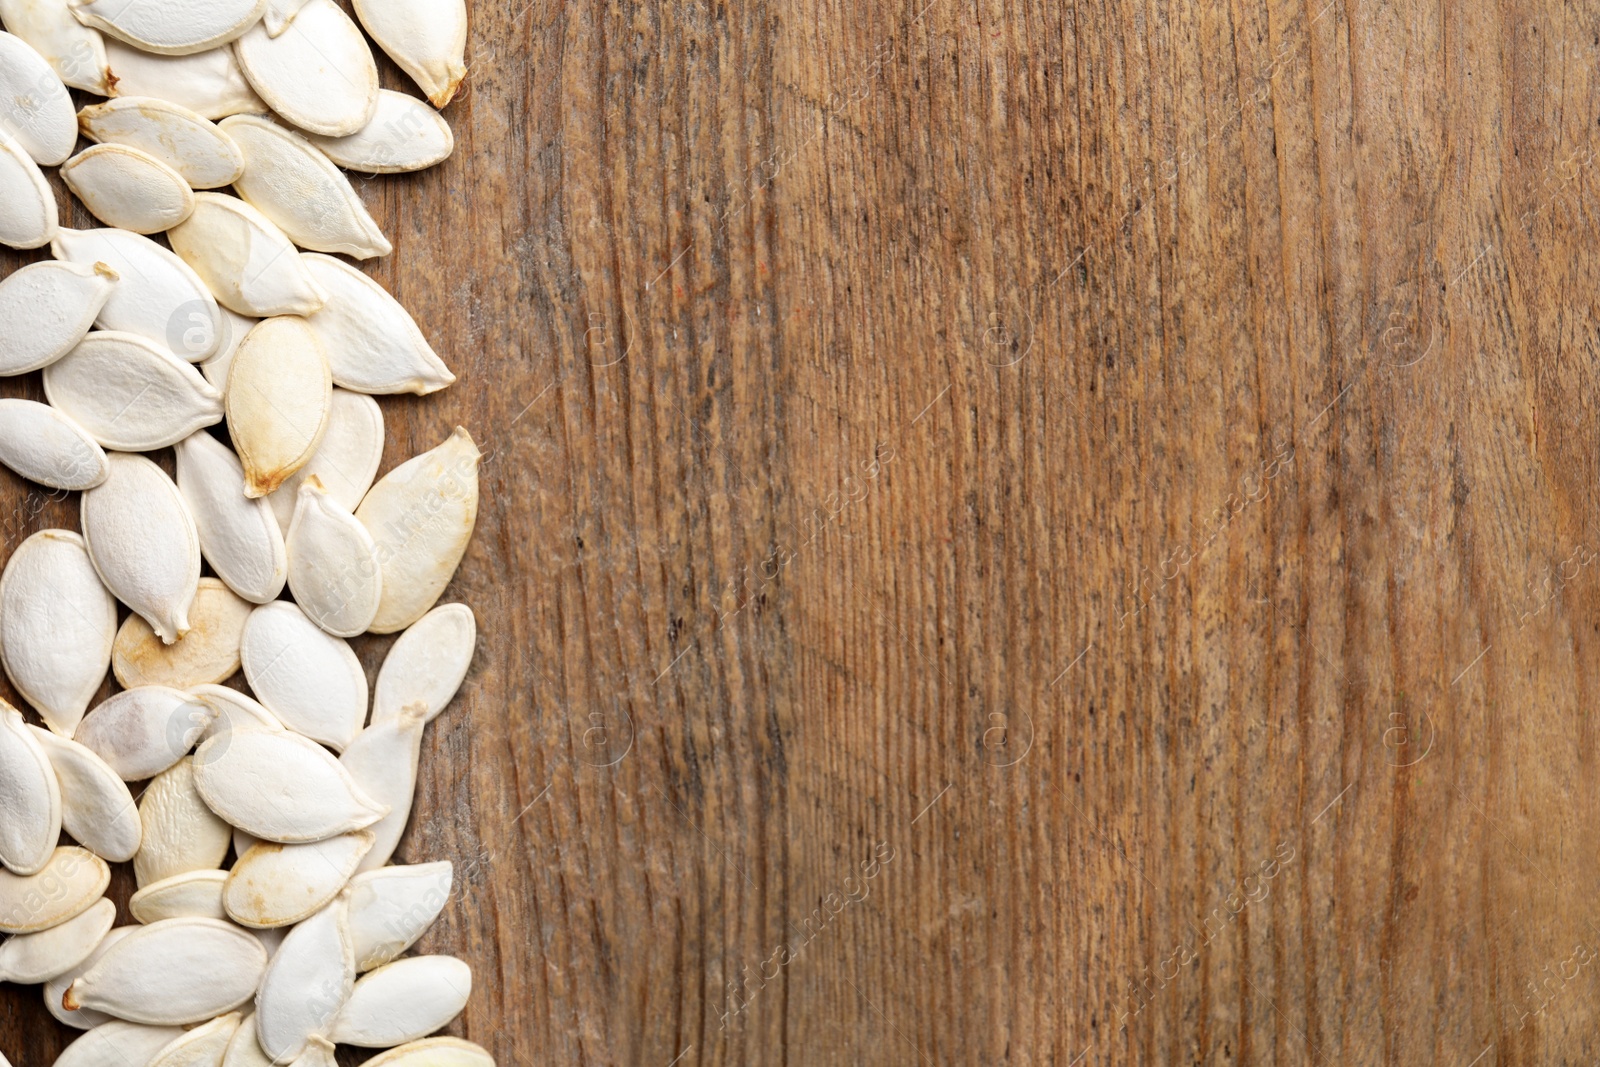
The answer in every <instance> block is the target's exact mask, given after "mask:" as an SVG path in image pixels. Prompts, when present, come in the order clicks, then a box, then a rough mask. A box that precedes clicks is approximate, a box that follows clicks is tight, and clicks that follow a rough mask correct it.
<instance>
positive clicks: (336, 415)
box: [267, 389, 383, 535]
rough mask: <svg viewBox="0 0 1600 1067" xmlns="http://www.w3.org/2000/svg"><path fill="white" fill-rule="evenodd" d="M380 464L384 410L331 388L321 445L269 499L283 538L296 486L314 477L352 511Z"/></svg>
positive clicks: (369, 400)
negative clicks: (326, 422) (331, 395)
mask: <svg viewBox="0 0 1600 1067" xmlns="http://www.w3.org/2000/svg"><path fill="white" fill-rule="evenodd" d="M382 461H383V412H382V411H381V410H380V409H379V408H378V402H377V401H376V400H374V399H372V398H371V397H370V396H366V395H364V394H362V393H352V392H350V391H349V390H348V389H335V390H334V391H333V398H332V400H331V402H330V403H329V407H328V429H327V432H326V433H324V434H323V435H322V443H321V444H320V445H318V446H317V450H316V451H315V452H314V453H312V455H311V459H310V460H308V461H307V462H306V465H305V466H304V467H301V468H300V469H299V470H297V471H295V472H294V473H293V474H291V475H289V477H287V478H285V479H284V480H283V484H282V485H280V486H279V487H278V488H277V489H274V490H273V491H272V495H270V496H268V497H267V499H268V500H269V501H271V503H272V511H273V514H275V515H276V516H277V518H278V526H279V528H280V529H282V530H283V532H284V534H286V535H287V534H288V532H289V523H290V522H291V521H292V520H293V519H294V509H295V505H296V504H297V503H299V500H300V486H301V485H302V484H304V483H305V481H306V480H307V479H309V478H311V477H312V476H315V477H316V478H317V480H318V481H320V482H321V483H322V484H323V486H324V488H326V489H327V490H328V495H329V496H330V497H331V498H332V499H333V500H335V501H337V502H338V503H339V504H340V505H341V506H342V507H344V508H346V509H348V510H350V511H352V512H353V511H355V509H356V505H357V504H360V503H361V498H362V497H364V496H366V495H367V490H368V489H370V488H372V479H373V478H375V477H376V476H377V474H378V464H379V463H381V462H382Z"/></svg>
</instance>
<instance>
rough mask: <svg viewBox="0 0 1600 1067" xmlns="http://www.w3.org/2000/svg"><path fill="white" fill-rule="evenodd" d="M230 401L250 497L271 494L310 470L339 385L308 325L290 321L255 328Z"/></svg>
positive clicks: (233, 374) (236, 364) (231, 428)
mask: <svg viewBox="0 0 1600 1067" xmlns="http://www.w3.org/2000/svg"><path fill="white" fill-rule="evenodd" d="M224 401H225V406H226V409H227V414H228V432H229V433H230V434H232V435H233V443H234V447H235V448H237V449H238V450H239V459H240V460H241V461H242V462H243V464H244V472H245V491H244V492H245V496H248V497H251V498H255V497H262V496H266V495H267V494H268V493H270V492H272V491H273V490H274V489H276V488H278V486H280V485H282V484H283V480H284V479H285V478H287V477H289V475H291V474H293V473H294V472H295V471H297V470H299V469H300V468H301V467H303V466H305V465H306V463H307V461H309V460H310V459H311V456H312V454H313V453H315V452H316V450H317V446H318V445H319V444H321V443H322V435H323V433H324V432H326V430H327V428H328V409H329V406H330V405H331V404H332V402H333V380H332V378H330V377H329V374H328V357H327V355H326V353H325V352H324V351H323V347H322V342H321V341H319V340H317V335H316V334H315V333H313V332H312V330H311V328H310V327H309V326H307V325H306V320H305V319H302V318H296V317H293V316H282V317H279V318H275V319H265V320H263V321H262V322H261V323H259V324H258V325H257V326H256V327H255V328H254V329H252V330H251V331H250V333H249V335H248V336H246V337H245V339H244V342H243V343H242V344H240V345H239V351H238V352H236V353H234V356H233V366H232V367H230V368H229V370H228V387H227V389H226V390H225V391H224Z"/></svg>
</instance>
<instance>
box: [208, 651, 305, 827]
mask: <svg viewBox="0 0 1600 1067" xmlns="http://www.w3.org/2000/svg"><path fill="white" fill-rule="evenodd" d="M240 636H241V637H242V636H243V634H242V633H241V635H240ZM189 695H190V696H192V697H194V698H195V699H196V700H199V701H201V702H203V703H205V704H208V705H210V706H211V707H213V708H215V709H216V711H217V717H216V719H215V720H214V721H213V722H212V723H211V725H210V726H209V727H208V728H207V730H206V733H205V735H204V736H203V737H202V738H201V740H202V741H209V740H210V739H211V738H213V737H215V736H216V735H217V734H219V733H224V732H226V731H228V730H267V731H269V732H272V733H276V732H278V731H280V730H282V729H283V724H282V723H281V722H279V721H278V719H277V716H275V715H273V714H272V712H270V711H268V710H267V709H266V708H264V707H262V706H261V705H260V704H259V703H257V702H256V701H255V700H253V699H252V698H250V697H247V696H245V695H244V694H243V693H241V692H239V691H238V690H237V689H229V688H228V687H227V686H225V685H197V686H194V687H192V688H191V689H190V690H189ZM239 835H240V831H239V830H235V831H234V832H233V839H234V842H235V843H237V842H238V840H239ZM235 851H236V852H237V853H238V854H239V855H241V856H242V855H244V849H242V848H239V849H235Z"/></svg>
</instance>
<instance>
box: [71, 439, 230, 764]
mask: <svg viewBox="0 0 1600 1067" xmlns="http://www.w3.org/2000/svg"><path fill="white" fill-rule="evenodd" d="M107 458H108V459H109V460H110V461H111V473H110V474H109V475H107V477H106V480H105V481H104V482H102V483H101V484H100V485H97V486H95V487H94V488H93V489H90V490H87V491H86V492H85V493H84V494H83V500H82V503H81V505H80V507H79V524H80V526H81V527H82V529H83V539H84V542H85V543H86V544H87V545H88V548H89V558H90V559H91V560H93V561H94V569H95V571H96V572H98V573H99V575H100V581H102V582H103V583H105V587H106V588H107V589H109V590H111V594H112V595H113V596H115V597H116V598H117V599H118V600H120V601H122V602H123V603H124V604H126V605H128V607H130V608H132V609H133V610H134V611H137V612H138V613H139V614H140V615H143V616H144V617H145V620H146V621H147V622H149V623H150V627H151V629H153V630H155V632H156V634H157V635H158V636H160V638H161V640H163V641H165V642H167V643H168V644H171V643H172V642H174V641H176V640H177V639H178V638H180V637H182V636H183V635H184V634H186V633H188V632H189V605H190V604H192V603H193V602H194V595H195V592H196V590H198V588H199V586H200V537H199V535H198V534H197V533H196V532H195V526H194V518H193V516H191V515H190V514H189V506H188V505H187V504H185V503H184V502H183V497H182V495H181V494H180V493H179V492H178V487H177V486H176V485H174V484H173V482H172V479H171V478H168V477H167V476H166V474H165V473H163V472H162V470H161V468H160V467H158V466H156V465H155V464H154V463H151V462H150V461H149V460H147V459H145V458H144V457H143V456H131V455H128V454H126V453H123V452H113V453H111V454H110V455H109V456H108V457H107ZM138 777H141V778H142V777H148V776H147V775H139V776H138Z"/></svg>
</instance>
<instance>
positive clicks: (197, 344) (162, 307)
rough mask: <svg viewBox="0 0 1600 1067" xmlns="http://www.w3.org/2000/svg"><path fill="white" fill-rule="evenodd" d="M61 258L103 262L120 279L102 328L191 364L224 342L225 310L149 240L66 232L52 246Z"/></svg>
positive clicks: (116, 233)
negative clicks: (137, 338) (157, 347)
mask: <svg viewBox="0 0 1600 1067" xmlns="http://www.w3.org/2000/svg"><path fill="white" fill-rule="evenodd" d="M50 250H51V252H52V253H53V254H54V255H55V257H56V258H57V259H64V260H69V261H71V262H73V263H79V264H84V265H92V264H95V263H104V264H105V265H106V266H108V267H110V268H111V269H112V270H113V271H115V272H116V274H117V276H118V281H117V284H116V286H115V287H114V288H113V289H112V290H111V295H110V297H108V298H107V300H106V302H105V306H104V307H102V308H101V309H100V314H99V316H98V317H97V318H96V320H95V321H96V322H97V323H99V325H100V328H101V329H103V330H114V331H118V332H121V333H133V334H138V335H139V336H140V337H143V338H144V339H145V340H147V341H154V342H155V343H156V344H158V345H163V346H165V347H166V349H167V350H168V351H169V352H173V353H175V354H177V355H178V356H179V357H180V358H181V359H183V360H185V361H187V362H189V363H199V362H201V361H203V360H205V359H208V358H210V357H211V356H212V355H214V354H215V353H216V351H217V348H218V346H219V345H220V344H221V343H222V312H221V311H220V310H219V309H218V308H217V301H216V299H215V298H214V297H212V295H211V292H210V291H209V290H208V289H207V288H206V286H205V283H204V282H202V281H201V280H200V276H199V275H198V274H196V273H195V272H194V271H192V270H190V269H189V265H188V264H187V263H185V262H184V261H183V260H181V259H179V258H178V257H177V256H175V255H173V254H172V253H171V252H169V251H167V250H166V249H165V248H162V247H161V246H160V245H158V244H156V243H155V242H154V241H152V240H150V238H148V237H141V236H140V235H138V234H136V233H129V232H128V231H127V230H117V229H103V230H73V229H66V228H64V229H62V230H61V231H60V232H59V233H57V234H56V237H55V240H54V241H52V242H51V245H50Z"/></svg>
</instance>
